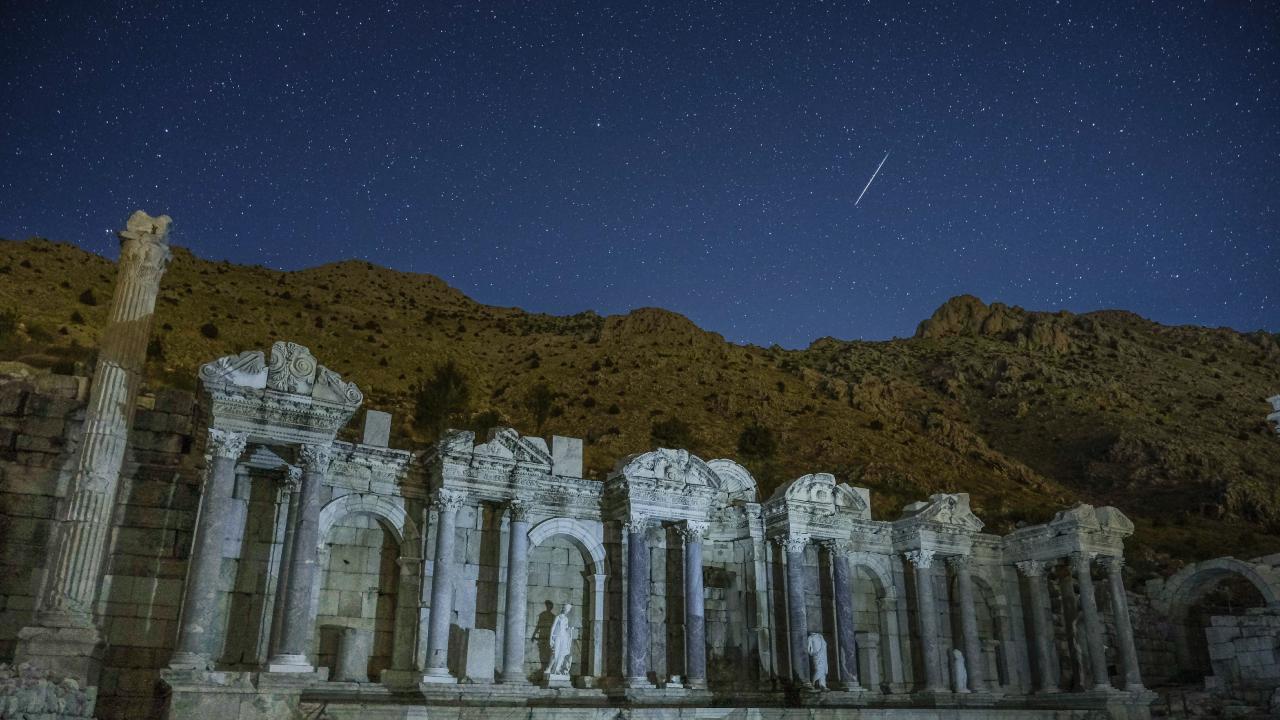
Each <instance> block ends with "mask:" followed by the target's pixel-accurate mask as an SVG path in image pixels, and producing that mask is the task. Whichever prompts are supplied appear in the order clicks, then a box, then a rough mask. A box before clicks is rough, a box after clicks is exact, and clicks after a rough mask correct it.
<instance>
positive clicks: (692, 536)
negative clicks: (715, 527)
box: [678, 520, 711, 543]
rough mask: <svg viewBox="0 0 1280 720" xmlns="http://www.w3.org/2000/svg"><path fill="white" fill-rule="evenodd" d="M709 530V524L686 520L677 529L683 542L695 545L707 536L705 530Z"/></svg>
mask: <svg viewBox="0 0 1280 720" xmlns="http://www.w3.org/2000/svg"><path fill="white" fill-rule="evenodd" d="M710 528H711V523H707V522H698V521H696V520H687V521H685V522H684V523H683V524H682V525H680V527H679V528H678V529H679V531H680V535H681V536H682V537H683V538H684V541H685V542H687V543H697V542H702V539H703V538H705V537H706V536H707V530H709V529H710Z"/></svg>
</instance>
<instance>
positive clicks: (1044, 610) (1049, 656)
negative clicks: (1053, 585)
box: [1018, 560, 1058, 694]
mask: <svg viewBox="0 0 1280 720" xmlns="http://www.w3.org/2000/svg"><path fill="white" fill-rule="evenodd" d="M1018 571H1019V572H1021V573H1022V575H1023V576H1024V577H1026V578H1027V587H1028V589H1029V590H1030V594H1031V608H1030V611H1031V626H1032V628H1031V630H1032V633H1033V635H1034V637H1033V638H1032V641H1033V642H1034V643H1035V646H1036V674H1038V675H1039V676H1040V689H1039V690H1038V692H1040V693H1043V694H1049V693H1056V692H1058V685H1057V683H1055V682H1054V680H1053V652H1054V650H1053V622H1052V620H1051V619H1050V617H1049V612H1050V607H1049V585H1048V580H1047V579H1046V578H1045V564H1044V563H1043V562H1041V561H1039V560H1024V561H1022V562H1020V563H1018Z"/></svg>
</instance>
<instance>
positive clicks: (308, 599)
mask: <svg viewBox="0 0 1280 720" xmlns="http://www.w3.org/2000/svg"><path fill="white" fill-rule="evenodd" d="M299 457H300V459H301V460H302V487H301V489H300V490H299V491H298V496H299V497H298V514H297V518H296V520H295V519H294V518H293V517H290V521H291V522H293V523H294V530H293V532H294V539H293V550H292V552H291V553H290V558H289V565H288V567H287V568H285V570H286V571H287V573H288V587H286V588H285V608H284V613H283V618H282V619H283V623H281V628H280V648H279V651H278V652H277V653H276V654H275V655H274V656H273V657H272V658H271V659H270V660H268V661H267V670H268V671H270V672H288V673H297V672H312V671H313V670H314V669H315V668H314V667H312V666H311V664H310V662H308V660H307V645H308V640H309V639H310V637H311V630H312V626H313V625H314V624H315V617H313V614H312V609H311V608H312V596H313V594H314V588H315V584H316V579H317V575H318V572H319V566H320V488H321V486H322V485H323V484H324V480H325V476H326V475H327V474H328V472H329V463H330V462H331V461H332V460H333V450H332V447H331V446H329V445H303V446H302V448H301V451H300V452H299Z"/></svg>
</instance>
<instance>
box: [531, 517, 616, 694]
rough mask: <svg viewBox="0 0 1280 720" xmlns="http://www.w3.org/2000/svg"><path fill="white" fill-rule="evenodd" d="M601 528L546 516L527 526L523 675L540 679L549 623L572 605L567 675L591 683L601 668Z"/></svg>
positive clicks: (546, 659) (548, 641)
mask: <svg viewBox="0 0 1280 720" xmlns="http://www.w3.org/2000/svg"><path fill="white" fill-rule="evenodd" d="M601 534H602V530H601V528H599V527H598V526H589V525H586V524H584V523H581V522H577V521H573V520H566V519H552V520H547V521H544V522H542V523H540V524H539V525H537V526H536V527H534V528H533V529H532V530H530V531H529V574H528V593H527V597H526V603H525V613H526V615H525V627H526V633H527V635H528V637H527V638H526V646H525V656H524V657H525V674H526V677H527V678H529V680H530V681H535V682H536V681H540V680H541V679H542V678H543V673H544V669H545V668H546V667H547V665H548V663H549V662H550V660H551V626H552V623H554V622H555V617H556V615H558V614H559V613H560V612H562V610H563V608H564V605H565V604H566V603H567V604H570V605H572V606H573V607H572V610H571V611H570V615H569V624H570V627H572V628H573V645H572V650H571V652H570V657H571V663H570V668H569V675H570V676H571V677H574V678H579V679H580V682H581V684H584V685H592V684H594V682H595V678H597V677H598V676H599V675H600V674H601V673H602V671H603V669H602V667H601V665H602V663H603V659H602V657H603V637H602V635H603V632H604V626H603V619H604V605H603V603H604V587H605V577H606V576H605V571H604V563H605V550H604V543H603V542H602V541H601V538H600V535H601Z"/></svg>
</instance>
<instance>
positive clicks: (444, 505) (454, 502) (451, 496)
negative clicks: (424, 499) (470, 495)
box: [431, 488, 467, 513]
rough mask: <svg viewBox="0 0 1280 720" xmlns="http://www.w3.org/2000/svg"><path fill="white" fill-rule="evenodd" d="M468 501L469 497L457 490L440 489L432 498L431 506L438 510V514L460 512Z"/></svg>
mask: <svg viewBox="0 0 1280 720" xmlns="http://www.w3.org/2000/svg"><path fill="white" fill-rule="evenodd" d="M466 499H467V496H466V494H465V493H462V492H459V491H457V490H449V489H447V488H440V489H439V490H437V491H436V494H435V495H434V496H432V498H431V505H432V507H434V508H435V509H436V512H451V513H452V512H458V510H459V509H461V508H462V505H463V503H464V502H465V501H466Z"/></svg>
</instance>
